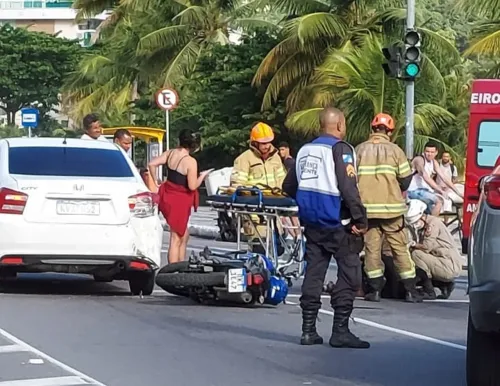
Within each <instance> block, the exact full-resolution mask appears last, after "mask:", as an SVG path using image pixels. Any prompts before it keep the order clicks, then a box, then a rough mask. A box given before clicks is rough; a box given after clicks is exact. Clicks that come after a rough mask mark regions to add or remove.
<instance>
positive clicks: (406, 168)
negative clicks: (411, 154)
mask: <svg viewBox="0 0 500 386" xmlns="http://www.w3.org/2000/svg"><path fill="white" fill-rule="evenodd" d="M398 171H399V175H400V176H405V175H406V174H410V172H411V167H410V164H409V162H405V163H402V164H400V165H399V167H398Z"/></svg>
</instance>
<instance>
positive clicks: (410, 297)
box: [401, 278, 422, 303]
mask: <svg viewBox="0 0 500 386" xmlns="http://www.w3.org/2000/svg"><path fill="white" fill-rule="evenodd" d="M401 282H402V283H403V286H404V288H405V291H406V294H405V302H407V303H422V295H420V294H419V293H418V291H417V287H416V282H417V280H416V278H412V279H403V280H401Z"/></svg>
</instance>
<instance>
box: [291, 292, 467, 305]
mask: <svg viewBox="0 0 500 386" xmlns="http://www.w3.org/2000/svg"><path fill="white" fill-rule="evenodd" d="M286 297H287V298H300V295H299V294H288V295H287V296H286ZM321 299H328V300H330V295H321ZM424 303H467V304H468V303H469V300H468V299H434V300H425V301H424Z"/></svg>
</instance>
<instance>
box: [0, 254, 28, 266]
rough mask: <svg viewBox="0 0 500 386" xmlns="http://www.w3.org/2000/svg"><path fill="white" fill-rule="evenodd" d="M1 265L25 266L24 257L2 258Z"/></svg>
mask: <svg viewBox="0 0 500 386" xmlns="http://www.w3.org/2000/svg"><path fill="white" fill-rule="evenodd" d="M0 264H6V265H21V264H23V258H22V257H14V256H6V257H2V259H1V260H0Z"/></svg>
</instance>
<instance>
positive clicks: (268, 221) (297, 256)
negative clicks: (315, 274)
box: [207, 188, 305, 281]
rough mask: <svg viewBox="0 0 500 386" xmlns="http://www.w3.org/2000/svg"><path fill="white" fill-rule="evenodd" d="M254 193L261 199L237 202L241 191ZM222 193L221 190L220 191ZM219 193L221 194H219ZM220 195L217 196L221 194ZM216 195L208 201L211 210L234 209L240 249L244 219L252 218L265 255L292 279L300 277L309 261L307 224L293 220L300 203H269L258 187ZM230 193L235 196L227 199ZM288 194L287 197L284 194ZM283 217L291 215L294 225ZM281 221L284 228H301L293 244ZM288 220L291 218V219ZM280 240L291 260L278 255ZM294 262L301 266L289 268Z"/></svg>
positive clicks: (223, 210)
mask: <svg viewBox="0 0 500 386" xmlns="http://www.w3.org/2000/svg"><path fill="white" fill-rule="evenodd" d="M242 192H246V193H253V194H255V196H257V197H256V198H257V199H258V203H255V204H253V203H238V202H235V201H236V200H237V197H239V195H238V194H239V193H242ZM218 193H219V192H218ZM217 195H219V194H217ZM217 195H216V196H217ZM216 196H211V197H209V198H208V200H207V204H208V205H210V207H211V210H213V211H217V212H225V213H230V214H231V215H232V216H234V217H235V219H236V224H237V225H236V228H237V229H236V231H237V236H236V248H237V250H242V248H241V247H242V245H241V242H242V241H241V230H242V227H243V221H244V220H248V221H249V223H250V224H251V227H252V229H253V231H254V236H253V238H256V239H258V243H260V245H261V247H262V248H263V249H264V251H265V255H266V256H267V257H268V258H269V259H271V260H272V261H273V264H274V266H275V267H276V268H277V270H278V271H279V272H280V273H281V274H282V275H283V276H284V277H285V278H287V279H288V280H289V281H290V280H291V279H292V278H294V279H298V278H299V277H301V276H302V275H303V274H304V271H305V264H304V248H305V241H304V232H303V227H301V226H300V225H299V226H294V225H293V222H292V221H291V219H292V217H298V212H299V208H298V206H297V205H294V206H277V205H265V204H264V202H263V201H264V198H265V196H264V195H263V194H262V192H261V191H260V189H258V188H238V189H236V191H235V193H233V194H232V195H220V196H221V197H222V196H224V197H226V200H224V201H217V200H215V199H214V197H216ZM227 197H231V200H229V201H228V200H227ZM284 198H285V197H284ZM252 216H259V217H260V218H261V219H262V218H263V220H264V221H263V222H264V224H261V223H258V224H255V222H254V220H253V219H252ZM282 218H285V219H288V220H289V221H290V225H289V224H287V223H286V222H285V221H282ZM278 222H279V224H280V227H281V229H283V230H284V231H287V232H289V231H290V230H292V229H294V230H298V231H299V232H298V233H299V235H298V236H295V237H294V242H293V245H292V246H289V245H288V243H287V242H286V239H285V238H284V237H283V234H281V233H280V232H279V231H278V229H279V227H278V226H277V224H278ZM287 222H288V221H287ZM260 226H265V228H266V230H265V235H261V234H260V232H259V230H258V227H260ZM278 243H280V245H281V246H282V247H283V248H284V250H285V252H284V253H283V255H282V256H288V259H287V260H280V256H278ZM293 264H297V265H298V267H297V269H296V270H295V271H291V272H288V271H287V269H288V268H289V267H290V266H292V265H293Z"/></svg>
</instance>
